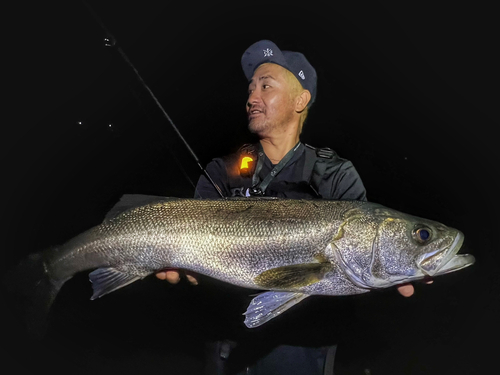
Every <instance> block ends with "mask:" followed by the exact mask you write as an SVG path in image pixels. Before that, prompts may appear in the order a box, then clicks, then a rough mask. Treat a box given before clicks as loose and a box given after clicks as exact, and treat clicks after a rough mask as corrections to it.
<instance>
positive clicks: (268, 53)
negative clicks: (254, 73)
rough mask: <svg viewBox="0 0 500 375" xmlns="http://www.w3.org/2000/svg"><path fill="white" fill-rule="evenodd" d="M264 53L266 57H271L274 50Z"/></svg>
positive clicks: (266, 50)
mask: <svg viewBox="0 0 500 375" xmlns="http://www.w3.org/2000/svg"><path fill="white" fill-rule="evenodd" d="M263 52H264V57H269V56H272V55H273V50H272V49H271V48H268V49H265V50H263Z"/></svg>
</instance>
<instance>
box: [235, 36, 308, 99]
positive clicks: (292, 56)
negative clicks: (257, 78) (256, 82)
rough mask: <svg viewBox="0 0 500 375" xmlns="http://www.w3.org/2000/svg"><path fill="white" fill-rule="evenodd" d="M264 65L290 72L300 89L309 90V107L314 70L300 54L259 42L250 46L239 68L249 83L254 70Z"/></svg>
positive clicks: (267, 41)
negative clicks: (267, 64) (300, 86)
mask: <svg viewBox="0 0 500 375" xmlns="http://www.w3.org/2000/svg"><path fill="white" fill-rule="evenodd" d="M264 63H274V64H278V65H280V66H282V67H283V68H285V69H287V70H289V71H290V72H292V73H293V74H294V75H295V77H296V78H297V80H298V81H299V82H300V84H301V85H302V87H303V88H304V89H306V90H309V92H310V93H311V100H310V102H309V104H308V105H307V106H308V107H310V106H311V105H312V104H313V102H314V99H316V84H317V80H318V78H317V76H316V70H314V68H313V66H312V65H311V64H310V63H309V61H307V59H306V57H305V56H304V55H303V54H302V53H300V52H292V51H281V50H280V49H279V48H278V46H277V45H276V44H274V43H273V42H271V41H270V40H260V41H258V42H256V43H254V44H252V45H251V46H250V47H248V49H247V50H246V51H245V52H244V53H243V56H242V57H241V67H242V68H243V72H244V73H245V76H246V77H247V79H248V80H249V81H250V80H251V79H252V77H253V74H254V72H255V70H256V69H257V68H258V67H259V66H260V65H261V64H264Z"/></svg>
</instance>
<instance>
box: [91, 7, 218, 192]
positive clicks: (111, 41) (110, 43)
mask: <svg viewBox="0 0 500 375" xmlns="http://www.w3.org/2000/svg"><path fill="white" fill-rule="evenodd" d="M82 2H83V4H84V5H85V6H86V7H87V9H88V11H89V12H90V14H91V15H92V17H93V18H94V19H95V20H96V22H97V23H98V24H99V26H101V28H102V29H103V30H104V32H105V34H106V36H105V37H104V45H105V46H106V47H112V48H114V49H115V50H116V51H117V52H118V53H119V54H120V56H121V57H122V58H123V60H124V61H125V62H126V63H127V65H128V66H129V67H130V68H132V70H133V72H134V73H135V75H136V77H137V79H138V81H139V83H140V84H141V86H142V87H143V88H144V89H145V90H146V92H148V94H149V96H150V97H151V98H152V99H153V101H154V103H155V104H156V106H157V107H158V108H159V109H160V111H161V113H162V114H163V117H165V118H166V119H167V121H168V122H169V123H170V125H171V126H172V128H173V129H174V131H175V132H176V133H177V135H178V136H179V138H180V139H181V141H182V143H184V146H186V148H187V150H188V151H189V153H190V154H191V156H192V157H193V159H194V161H195V162H196V164H197V165H198V167H199V168H200V169H201V171H202V172H203V174H204V175H205V176H206V177H207V178H208V180H209V181H210V183H211V184H212V185H213V186H214V188H215V190H217V193H219V195H220V196H221V198H224V194H223V193H222V190H221V189H220V187H219V185H217V184H216V183H215V181H214V180H213V179H212V177H211V176H210V174H209V173H208V172H207V170H206V169H205V168H203V166H202V165H201V163H200V160H199V159H198V157H197V156H196V154H195V153H194V151H193V149H192V148H191V147H190V146H189V143H188V142H187V141H186V139H184V137H183V136H182V134H181V132H180V131H179V129H178V128H177V126H175V124H174V122H173V121H172V119H171V118H170V116H169V115H168V113H167V112H166V111H165V109H164V108H163V106H162V105H161V103H160V101H159V100H158V99H157V98H156V96H155V94H154V93H153V91H152V90H151V89H150V88H149V86H148V85H147V84H146V82H144V80H143V79H142V77H141V75H140V74H139V71H138V70H137V69H136V68H135V66H134V64H132V62H131V61H130V59H129V58H128V56H127V55H126V54H125V52H124V51H123V50H122V49H121V47H120V46H119V45H118V43H117V41H116V38H115V37H114V35H113V34H111V33H110V31H109V30H108V28H107V27H106V26H105V25H104V23H103V22H102V20H101V19H100V17H99V16H98V15H97V14H96V13H95V12H94V10H93V9H92V7H91V6H90V5H89V4H88V3H87V2H86V1H85V0H82ZM181 169H182V167H181ZM186 177H187V176H186ZM188 179H189V178H188Z"/></svg>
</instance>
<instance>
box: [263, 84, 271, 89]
mask: <svg viewBox="0 0 500 375" xmlns="http://www.w3.org/2000/svg"><path fill="white" fill-rule="evenodd" d="M269 87H270V86H269V85H262V88H263V89H264V90H265V89H267V88H269Z"/></svg>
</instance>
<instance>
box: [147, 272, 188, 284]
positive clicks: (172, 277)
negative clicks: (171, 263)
mask: <svg viewBox="0 0 500 375" xmlns="http://www.w3.org/2000/svg"><path fill="white" fill-rule="evenodd" d="M185 275H186V279H188V281H189V282H190V283H191V284H193V285H198V279H197V276H196V274H195V273H193V272H190V273H188V272H186V273H185ZM156 277H157V278H159V279H160V280H167V281H168V282H169V283H171V284H177V283H178V282H179V281H180V280H181V275H180V271H179V270H163V271H160V272H157V273H156Z"/></svg>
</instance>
